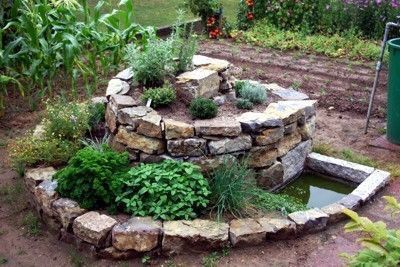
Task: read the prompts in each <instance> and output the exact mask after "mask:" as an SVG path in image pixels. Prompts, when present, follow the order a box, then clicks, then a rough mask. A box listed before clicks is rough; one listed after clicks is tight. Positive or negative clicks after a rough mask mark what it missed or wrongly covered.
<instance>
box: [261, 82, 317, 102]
mask: <svg viewBox="0 0 400 267" xmlns="http://www.w3.org/2000/svg"><path fill="white" fill-rule="evenodd" d="M263 86H264V87H266V88H267V90H268V92H269V93H270V94H272V95H275V96H277V97H279V98H280V99H281V100H307V99H309V97H308V95H306V94H304V93H301V92H298V91H296V90H294V89H291V88H288V89H286V88H283V87H280V86H279V85H277V84H276V83H271V84H263Z"/></svg>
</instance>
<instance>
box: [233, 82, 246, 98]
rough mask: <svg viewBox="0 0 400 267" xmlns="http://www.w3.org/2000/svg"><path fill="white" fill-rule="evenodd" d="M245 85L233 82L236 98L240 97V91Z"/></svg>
mask: <svg viewBox="0 0 400 267" xmlns="http://www.w3.org/2000/svg"><path fill="white" fill-rule="evenodd" d="M245 83H246V81H236V82H235V86H234V89H235V93H236V96H237V97H241V95H240V91H241V90H242V88H243V86H244V85H245Z"/></svg>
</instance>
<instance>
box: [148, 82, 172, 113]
mask: <svg viewBox="0 0 400 267" xmlns="http://www.w3.org/2000/svg"><path fill="white" fill-rule="evenodd" d="M149 99H151V106H152V107H153V108H157V107H161V106H168V105H169V104H171V103H172V102H174V101H175V99H176V92H175V89H174V88H172V87H171V86H164V87H161V88H154V89H147V90H145V91H144V92H143V95H142V100H143V101H144V102H147V100H149Z"/></svg>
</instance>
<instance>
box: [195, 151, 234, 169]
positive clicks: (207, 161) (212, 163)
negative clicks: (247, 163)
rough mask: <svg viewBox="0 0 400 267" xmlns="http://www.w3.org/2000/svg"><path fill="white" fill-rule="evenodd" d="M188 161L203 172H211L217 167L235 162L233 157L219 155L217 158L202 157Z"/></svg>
mask: <svg viewBox="0 0 400 267" xmlns="http://www.w3.org/2000/svg"><path fill="white" fill-rule="evenodd" d="M188 161H190V162H192V163H194V164H196V165H198V166H200V168H201V170H202V171H203V172H211V171H213V170H214V169H216V168H218V167H219V166H221V165H223V164H227V163H233V162H235V161H237V159H236V157H235V156H233V155H229V154H227V155H219V156H214V157H210V156H203V157H192V158H189V159H188Z"/></svg>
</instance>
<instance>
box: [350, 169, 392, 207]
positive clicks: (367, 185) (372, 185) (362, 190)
mask: <svg viewBox="0 0 400 267" xmlns="http://www.w3.org/2000/svg"><path fill="white" fill-rule="evenodd" d="M389 181H390V173H388V172H386V171H382V170H375V171H374V172H373V173H372V174H371V175H370V176H368V177H367V179H365V180H364V181H363V182H362V183H361V184H360V185H359V186H358V187H357V188H356V189H354V191H353V192H351V194H352V195H355V196H358V197H360V198H361V200H362V201H363V202H365V201H367V200H368V199H370V198H371V197H372V196H373V195H375V194H376V192H378V190H379V189H381V188H382V187H384V186H385V185H386V184H387V183H388V182H389Z"/></svg>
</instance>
